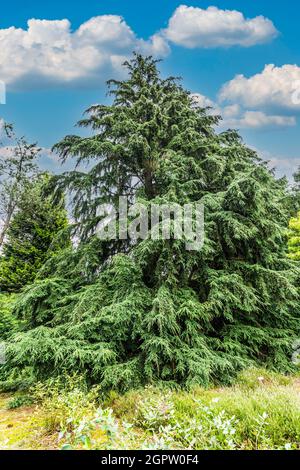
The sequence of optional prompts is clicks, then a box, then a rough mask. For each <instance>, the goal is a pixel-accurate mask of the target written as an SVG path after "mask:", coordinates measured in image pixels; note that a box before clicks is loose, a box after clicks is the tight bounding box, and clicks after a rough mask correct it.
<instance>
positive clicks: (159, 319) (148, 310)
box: [0, 55, 300, 391]
mask: <svg viewBox="0 0 300 470" xmlns="http://www.w3.org/2000/svg"><path fill="white" fill-rule="evenodd" d="M125 67H126V68H127V72H128V78H127V79H126V80H124V81H117V80H111V81H110V82H108V86H109V92H110V94H111V96H112V103H111V104H110V105H96V106H93V107H91V108H90V109H89V110H87V112H86V115H85V118H84V119H83V120H81V121H80V122H79V125H80V126H82V127H87V128H90V129H91V130H92V131H93V132H92V133H91V136H89V137H80V136H75V135H74V136H67V137H65V139H63V140H62V141H61V142H59V143H58V144H56V145H55V146H54V149H53V150H54V151H55V152H57V153H58V155H59V156H60V158H61V161H62V162H64V161H66V159H74V170H73V171H70V172H66V173H64V174H62V175H59V176H58V175H50V174H45V173H42V172H41V171H40V170H39V169H38V165H37V161H38V156H39V149H38V147H37V146H36V145H31V144H28V143H27V142H26V140H25V139H23V138H22V139H17V138H16V137H15V135H14V134H13V129H12V127H11V126H6V127H5V132H6V138H7V139H8V140H12V139H13V140H14V141H15V143H14V145H11V146H10V147H11V149H12V151H11V154H10V155H9V156H6V158H2V159H1V162H0V178H1V191H0V207H1V209H0V210H1V219H2V220H3V222H4V224H3V226H2V228H1V234H0V244H1V250H2V251H1V257H0V289H1V292H2V293H3V294H12V295H10V296H8V295H5V296H4V295H2V296H0V335H1V337H2V339H3V340H5V346H6V360H7V362H6V364H5V365H3V367H2V368H1V377H2V383H3V384H4V383H8V382H9V381H10V382H12V381H13V382H14V383H21V382H22V381H24V380H25V381H26V380H27V381H28V380H29V381H30V380H32V381H35V380H41V379H42V380H44V379H47V378H49V377H54V376H60V375H64V374H71V373H73V372H74V371H76V372H78V373H79V374H83V375H84V376H85V377H86V380H87V381H88V383H90V384H92V383H97V384H99V385H100V386H101V388H102V389H103V390H108V389H112V388H113V389H118V390H121V391H123V390H126V389H128V388H133V387H138V386H141V385H145V384H148V383H166V384H169V385H170V386H177V385H183V386H187V387H189V386H193V385H197V384H199V385H204V386H206V385H209V384H210V383H212V382H215V383H216V382H222V383H230V382H231V381H232V379H233V378H234V377H235V375H236V373H237V372H238V371H239V370H241V369H244V368H246V367H248V366H253V365H259V366H264V367H269V368H270V369H276V370H280V371H282V372H291V371H293V370H294V368H295V365H294V364H293V362H292V360H291V356H292V353H293V349H292V347H293V343H294V342H295V340H296V339H297V338H299V333H300V321H299V320H300V309H299V307H300V298H299V276H300V265H299V260H300V237H299V233H300V218H299V216H298V215H297V213H298V210H299V208H300V205H299V187H298V181H299V179H300V178H299V175H296V182H295V186H294V188H293V189H290V188H289V187H288V184H287V181H286V179H284V178H283V179H276V177H275V175H274V172H273V171H271V170H270V169H268V166H267V164H266V163H265V162H264V161H262V160H261V159H260V158H259V157H258V155H257V154H256V152H254V151H253V150H251V149H249V148H248V147H247V146H246V145H245V144H244V142H243V141H242V139H241V137H240V136H239V134H238V133H237V132H236V131H234V130H228V131H226V132H222V133H218V132H217V130H216V129H217V124H218V123H219V121H220V119H221V117H218V116H214V115H211V113H210V112H209V110H208V109H203V108H199V106H197V104H196V103H195V101H194V98H193V95H192V94H190V93H189V92H188V91H186V90H185V89H184V88H183V87H182V86H181V84H180V81H178V80H177V79H175V78H173V77H170V78H167V79H163V78H161V76H160V73H159V70H158V65H157V62H156V61H155V60H153V59H152V58H151V57H146V58H145V57H142V56H140V55H135V56H134V58H133V59H132V60H131V61H130V62H126V63H125ZM119 196H125V197H127V200H128V201H129V203H130V204H132V203H133V202H134V201H138V202H142V203H143V204H144V205H146V207H149V205H150V204H151V203H157V204H163V203H166V204H167V203H177V204H180V205H184V204H187V203H197V202H199V201H201V202H202V203H203V204H204V206H205V211H206V214H205V242H204V246H203V248H202V249H201V250H199V251H188V250H186V245H185V240H177V239H175V237H171V239H170V240H151V239H147V240H142V241H141V240H140V241H136V242H133V241H132V240H128V239H127V240H100V239H99V238H98V237H97V227H98V224H99V221H100V219H101V216H100V214H99V211H98V209H99V207H100V205H101V204H112V205H114V206H115V207H117V203H118V199H119ZM67 199H68V200H69V201H70V213H69V217H67V211H66V200H67ZM68 218H69V221H68ZM288 227H289V228H288ZM288 237H289V240H288ZM8 302H9V303H8ZM3 386H4V385H3Z"/></svg>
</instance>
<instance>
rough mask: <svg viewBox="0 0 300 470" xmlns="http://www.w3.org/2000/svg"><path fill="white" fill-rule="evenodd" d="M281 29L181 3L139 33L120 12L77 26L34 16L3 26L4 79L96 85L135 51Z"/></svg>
mask: <svg viewBox="0 0 300 470" xmlns="http://www.w3.org/2000/svg"><path fill="white" fill-rule="evenodd" d="M277 34H278V32H277V30H276V28H275V26H274V25H273V23H272V21H270V20H269V19H267V18H264V17H262V16H258V17H256V18H253V19H246V18H245V17H244V16H243V14H242V13H240V12H238V11H234V10H220V9H218V8H216V7H209V8H208V9H207V10H203V9H201V8H194V7H187V6H185V5H181V6H179V7H178V8H177V9H176V10H175V12H174V13H173V15H172V17H171V18H170V20H169V24H168V27H167V29H162V30H160V31H158V32H157V33H156V34H154V35H153V36H151V37H150V38H148V39H146V40H145V39H142V38H138V37H137V35H136V34H135V33H134V31H133V30H132V29H131V28H130V26H128V24H127V23H126V22H125V20H124V19H123V18H122V17H121V16H117V15H102V16H96V17H94V18H91V19H89V20H88V21H86V22H85V23H83V24H82V25H81V26H80V27H79V28H78V29H77V30H75V31H73V30H72V28H71V23H70V21H69V20H68V19H63V20H53V21H52V20H51V21H50V20H40V19H30V20H29V21H28V23H27V29H22V28H16V27H13V26H12V27H10V28H6V29H0V43H1V49H0V80H2V81H3V82H5V83H6V84H7V85H8V87H9V89H10V90H11V89H23V90H24V89H30V88H37V87H39V88H42V87H49V86H51V85H53V86H62V85H68V86H71V85H74V86H89V87H90V86H97V85H98V84H99V81H100V80H101V81H102V82H103V81H104V80H105V79H107V78H108V77H110V76H111V75H118V74H120V73H122V67H121V65H122V63H123V62H124V60H126V59H127V58H128V57H129V56H130V55H131V53H132V51H133V50H136V51H139V52H142V53H144V54H151V55H154V56H155V57H164V56H166V55H168V54H169V53H170V44H171V43H175V44H178V45H181V46H184V47H188V48H193V47H204V48H206V47H229V46H234V45H240V46H245V47H249V46H252V45H255V44H260V43H264V42H267V41H270V40H271V39H273V38H274V37H276V36H277Z"/></svg>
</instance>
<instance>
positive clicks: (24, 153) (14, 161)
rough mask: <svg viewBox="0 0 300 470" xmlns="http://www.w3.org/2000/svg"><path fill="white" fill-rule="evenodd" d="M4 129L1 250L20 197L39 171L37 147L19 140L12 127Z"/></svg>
mask: <svg viewBox="0 0 300 470" xmlns="http://www.w3.org/2000/svg"><path fill="white" fill-rule="evenodd" d="M3 130H4V138H5V141H6V147H4V149H5V150H6V155H5V156H2V157H1V156H0V249H1V248H2V245H3V243H4V240H5V236H6V233H7V230H8V229H9V226H10V222H11V219H12V217H13V215H14V214H15V212H16V210H17V207H18V203H19V200H20V196H21V194H24V192H25V191H26V188H27V185H28V184H29V181H30V179H31V178H32V177H33V176H34V175H36V174H37V172H38V167H37V163H36V162H37V158H38V155H39V152H40V149H39V148H38V146H37V145H36V144H29V143H28V142H27V141H26V139H25V138H24V137H21V138H18V137H17V136H16V134H15V132H14V130H13V127H12V125H11V124H5V125H4V127H3Z"/></svg>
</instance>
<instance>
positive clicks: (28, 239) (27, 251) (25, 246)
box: [0, 175, 68, 292]
mask: <svg viewBox="0 0 300 470" xmlns="http://www.w3.org/2000/svg"><path fill="white" fill-rule="evenodd" d="M48 180H49V176H48V175H39V176H38V177H36V178H35V179H34V180H33V182H31V183H30V184H29V182H26V190H24V188H23V192H22V193H21V194H19V195H18V211H17V212H16V213H15V214H14V216H13V217H12V220H11V223H10V226H9V228H8V230H7V239H6V241H5V243H4V245H3V254H2V257H1V258H0V290H1V291H2V292H18V291H19V290H21V289H22V287H24V286H25V285H27V284H29V283H31V282H33V280H34V278H35V276H36V274H37V272H38V271H39V269H40V268H41V267H42V265H43V264H44V263H45V261H46V260H47V259H48V258H49V257H50V256H52V255H53V253H54V252H55V251H57V250H58V249H61V248H63V247H64V246H65V243H66V242H65V241H64V242H63V243H61V242H60V241H57V238H58V236H59V235H60V234H61V232H62V231H63V230H64V229H66V227H67V224H68V221H67V216H66V211H65V208H64V200H63V199H62V200H60V201H59V203H56V204H53V202H52V200H51V198H50V197H48V198H45V197H44V194H43V188H44V187H45V184H46V183H47V181H48ZM67 243H68V242H67Z"/></svg>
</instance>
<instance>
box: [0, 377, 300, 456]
mask: <svg viewBox="0 0 300 470" xmlns="http://www.w3.org/2000/svg"><path fill="white" fill-rule="evenodd" d="M33 396H34V399H35V401H36V403H35V404H34V405H27V406H23V404H25V405H26V403H28V402H27V401H26V400H27V397H26V396H18V395H17V396H16V395H13V396H11V395H3V396H1V397H0V436H1V437H0V448H1V449H3V448H5V449H197V450H198V449H199V450H201V449H216V450H217V449H236V450H244V449H251V450H256V449H261V450H263V449H280V450H285V449H286V450H288V449H295V450H296V449H297V450H298V449H300V380H299V378H298V377H286V376H282V375H278V374H274V373H270V372H267V371H265V370H257V369H252V370H248V371H245V372H244V373H243V374H241V375H240V376H239V378H238V381H237V383H236V384H235V385H234V386H232V387H224V388H214V389H208V390H205V389H201V388H196V389H194V390H192V391H165V390H159V389H156V388H152V387H149V388H146V389H144V390H135V391H131V392H128V393H126V394H125V395H118V394H116V393H114V392H112V393H111V394H110V396H109V397H106V399H105V400H100V399H99V394H98V391H97V389H94V390H92V391H87V390H85V389H83V388H82V384H80V383H77V382H76V383H74V381H72V380H71V381H70V383H69V385H67V386H64V388H63V389H61V388H60V386H59V384H55V383H51V387H49V386H48V387H47V386H45V385H40V386H38V387H37V388H36V389H35V391H34V393H33ZM12 405H13V406H12ZM18 405H20V407H19V408H16V406H18Z"/></svg>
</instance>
